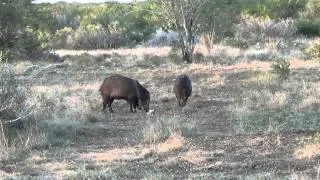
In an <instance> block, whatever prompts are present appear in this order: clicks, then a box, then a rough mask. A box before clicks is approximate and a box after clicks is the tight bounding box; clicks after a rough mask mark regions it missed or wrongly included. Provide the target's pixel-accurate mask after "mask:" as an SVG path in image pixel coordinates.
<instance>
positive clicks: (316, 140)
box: [314, 131, 320, 144]
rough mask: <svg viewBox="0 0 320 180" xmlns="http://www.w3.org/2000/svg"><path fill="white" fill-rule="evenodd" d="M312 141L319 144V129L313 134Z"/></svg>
mask: <svg viewBox="0 0 320 180" xmlns="http://www.w3.org/2000/svg"><path fill="white" fill-rule="evenodd" d="M314 141H315V143H319V144H320V131H318V132H317V133H316V134H315V136H314Z"/></svg>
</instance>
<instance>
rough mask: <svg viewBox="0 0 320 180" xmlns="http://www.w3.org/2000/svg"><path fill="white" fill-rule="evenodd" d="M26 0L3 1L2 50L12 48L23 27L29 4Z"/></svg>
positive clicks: (0, 22)
mask: <svg viewBox="0 0 320 180" xmlns="http://www.w3.org/2000/svg"><path fill="white" fill-rule="evenodd" d="M29 3H30V1H26V0H10V1H1V3H0V48H11V47H12V46H13V44H14V42H15V37H16V35H17V33H18V31H19V29H20V28H21V27H23V24H24V22H23V16H24V13H25V9H26V6H27V4H29Z"/></svg>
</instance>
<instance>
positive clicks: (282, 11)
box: [241, 0, 307, 19]
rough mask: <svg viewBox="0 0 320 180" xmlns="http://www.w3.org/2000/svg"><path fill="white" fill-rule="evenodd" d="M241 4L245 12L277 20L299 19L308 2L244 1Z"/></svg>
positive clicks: (291, 0)
mask: <svg viewBox="0 0 320 180" xmlns="http://www.w3.org/2000/svg"><path fill="white" fill-rule="evenodd" d="M241 2H242V6H241V9H242V10H243V12H246V13H249V14H251V15H255V16H260V17H269V18H271V19H277V18H289V17H292V18H295V17H298V15H299V11H301V10H303V8H304V7H305V5H306V3H307V0H242V1H241Z"/></svg>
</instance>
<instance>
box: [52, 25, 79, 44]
mask: <svg viewBox="0 0 320 180" xmlns="http://www.w3.org/2000/svg"><path fill="white" fill-rule="evenodd" d="M73 34H74V31H73V29H72V28H71V27H65V28H63V29H59V30H57V31H56V33H55V34H54V39H53V46H54V47H55V48H68V47H70V45H71V42H68V39H69V40H70V39H72V36H73Z"/></svg>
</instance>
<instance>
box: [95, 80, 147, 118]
mask: <svg viewBox="0 0 320 180" xmlns="http://www.w3.org/2000/svg"><path fill="white" fill-rule="evenodd" d="M99 91H100V92H101V96H102V100H103V110H105V109H106V106H107V105H108V107H109V110H110V112H113V110H112V108H111V104H112V103H113V101H114V100H115V99H124V100H126V101H127V102H128V103H129V104H130V111H131V112H136V107H138V109H141V106H143V108H144V110H145V111H146V112H148V111H149V102H150V94H149V91H148V90H147V89H145V88H144V87H143V86H142V85H141V84H140V83H139V82H138V81H137V80H134V79H131V78H128V77H125V76H121V75H112V76H110V77H107V78H106V79H105V80H104V81H103V83H102V85H101V86H100V89H99Z"/></svg>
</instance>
